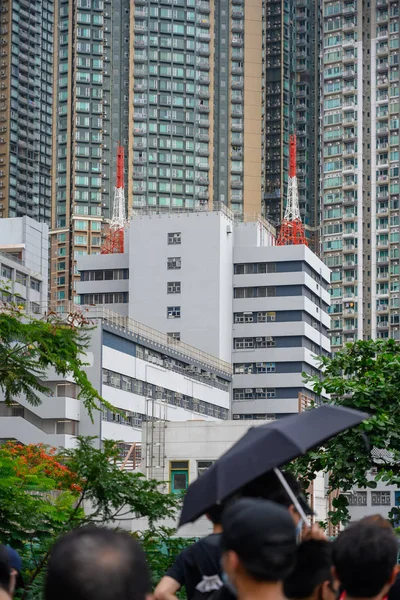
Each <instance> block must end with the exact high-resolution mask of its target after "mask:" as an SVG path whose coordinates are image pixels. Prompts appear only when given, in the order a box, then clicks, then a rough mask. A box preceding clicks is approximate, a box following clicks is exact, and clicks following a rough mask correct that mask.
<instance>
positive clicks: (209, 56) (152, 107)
mask: <svg viewBox="0 0 400 600" xmlns="http://www.w3.org/2000/svg"><path fill="white" fill-rule="evenodd" d="M261 14H262V0H248V1H247V2H244V0H221V1H219V2H216V1H214V0H179V1H175V2H174V3H172V2H171V1H170V0H161V1H159V2H145V1H144V0H135V1H134V2H133V3H132V12H131V40H132V48H131V52H132V63H131V69H132V71H131V75H132V76H131V90H130V91H131V93H132V98H133V107H134V108H133V114H132V118H130V130H129V152H130V151H131V149H132V148H133V159H131V160H130V161H129V177H128V182H129V184H128V186H129V187H128V197H132V196H133V207H141V206H145V205H146V204H148V205H150V206H157V207H161V208H162V207H166V208H172V209H181V208H184V209H191V208H198V207H199V206H202V205H207V204H210V205H212V203H213V202H223V203H225V204H227V205H229V206H230V207H231V208H232V209H233V210H234V211H235V212H249V211H250V212H251V211H256V212H260V210H261V123H262V120H261V119H262V115H261V67H262V63H261V59H262V23H261Z"/></svg>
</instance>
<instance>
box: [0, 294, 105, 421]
mask: <svg viewBox="0 0 400 600" xmlns="http://www.w3.org/2000/svg"><path fill="white" fill-rule="evenodd" d="M90 331H91V324H90V322H89V321H88V320H87V319H86V318H85V317H84V315H83V314H82V313H80V312H75V313H70V314H68V315H58V314H56V313H54V312H50V313H47V314H46V315H45V316H44V317H43V318H39V319H38V318H32V317H30V316H28V315H26V314H25V312H24V307H23V306H18V305H16V304H15V303H4V302H2V303H0V390H1V391H2V392H3V394H4V399H5V401H6V402H7V403H11V402H12V401H14V400H17V401H18V397H19V396H22V397H23V398H25V399H26V400H27V401H28V402H30V403H31V404H32V405H34V406H37V405H38V404H40V403H41V400H40V396H39V394H40V393H41V394H48V393H49V390H48V388H47V387H46V385H45V383H44V380H45V379H46V371H47V369H49V368H50V367H52V368H53V369H54V370H55V371H56V373H57V374H58V375H62V376H66V375H70V376H72V377H73V378H74V380H75V382H76V383H77V384H78V386H79V389H80V392H79V398H80V399H81V400H82V401H83V404H84V406H85V408H86V409H87V410H88V412H89V414H92V411H93V409H94V408H98V407H99V405H100V404H104V405H107V406H109V405H108V403H107V402H106V401H105V400H104V399H103V398H102V397H101V396H100V394H99V393H98V391H97V390H96V389H95V388H94V387H93V385H92V384H91V383H90V381H89V379H88V377H87V375H86V373H85V371H84V367H85V366H86V364H87V363H85V361H84V356H85V351H86V350H87V348H88V346H89V341H90ZM109 408H110V409H112V407H111V406H109Z"/></svg>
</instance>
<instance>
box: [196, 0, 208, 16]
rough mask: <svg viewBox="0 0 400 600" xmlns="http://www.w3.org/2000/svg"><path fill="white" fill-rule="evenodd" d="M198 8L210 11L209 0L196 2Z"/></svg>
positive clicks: (201, 10) (205, 11)
mask: <svg viewBox="0 0 400 600" xmlns="http://www.w3.org/2000/svg"><path fill="white" fill-rule="evenodd" d="M196 8H197V9H198V11H199V12H201V13H205V14H209V13H210V4H209V3H208V2H196Z"/></svg>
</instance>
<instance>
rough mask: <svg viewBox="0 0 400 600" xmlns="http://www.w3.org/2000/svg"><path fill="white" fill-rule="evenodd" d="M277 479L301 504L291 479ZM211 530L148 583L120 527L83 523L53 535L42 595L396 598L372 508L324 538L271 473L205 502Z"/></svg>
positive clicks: (138, 554)
mask: <svg viewBox="0 0 400 600" xmlns="http://www.w3.org/2000/svg"><path fill="white" fill-rule="evenodd" d="M284 476H285V479H286V481H287V483H288V484H289V486H290V488H291V489H292V491H293V493H294V494H295V496H296V498H297V501H298V502H299V504H301V507H302V509H303V510H304V511H305V512H306V513H308V514H311V513H312V511H311V508H310V507H309V506H308V504H307V501H306V498H305V496H304V495H303V492H302V489H301V486H300V484H299V483H298V482H297V481H296V479H294V478H293V477H291V476H290V475H289V474H285V475H284ZM208 517H209V519H210V520H211V521H212V523H213V528H214V531H213V533H212V534H210V535H209V536H207V537H205V538H203V539H201V540H199V541H198V542H197V543H195V544H193V545H191V546H190V547H188V548H187V549H185V550H184V551H183V552H182V553H181V554H180V555H179V556H178V557H177V558H176V560H175V562H174V564H173V565H172V566H171V568H170V569H169V571H168V572H167V573H166V575H165V577H163V578H162V579H161V581H160V582H159V584H158V585H157V586H156V588H155V590H154V591H152V586H151V578H150V572H149V568H148V565H147V562H146V557H145V554H144V552H143V550H142V549H141V547H140V545H139V543H138V542H137V541H136V539H134V537H133V536H131V535H130V534H128V533H127V532H121V531H115V530H112V529H107V528H104V527H83V528H81V529H77V530H74V531H71V532H70V533H68V534H67V535H65V536H64V537H62V538H61V539H59V540H58V541H57V542H56V543H55V545H54V547H53V549H52V550H51V553H50V557H49V560H48V565H47V573H46V581H45V588H44V600H176V598H177V596H176V594H177V593H178V591H179V590H180V589H181V588H184V589H185V593H186V597H187V600H234V599H235V598H237V599H238V600H400V589H399V588H400V580H399V579H398V566H397V555H398V540H397V537H396V535H395V532H394V530H393V528H392V527H391V525H390V523H389V522H388V521H386V520H385V519H383V518H381V517H379V516H373V517H368V518H365V519H363V520H361V521H358V522H356V523H352V524H350V525H349V526H348V527H347V528H346V529H344V530H343V531H342V532H341V533H339V535H338V536H337V538H336V539H335V540H334V541H333V542H331V541H328V539H327V538H326V537H325V534H324V533H323V531H322V530H321V529H320V528H319V527H318V526H315V525H314V526H312V527H308V526H307V525H306V524H305V523H303V522H302V519H301V516H300V514H299V513H298V512H297V510H296V508H295V506H294V504H293V503H292V502H291V500H290V498H289V497H288V494H287V493H286V491H285V490H284V488H282V485H281V484H280V483H279V481H278V480H277V479H276V477H275V476H274V474H273V473H272V474H268V475H265V476H262V477H260V478H259V479H258V480H256V481H254V482H252V484H250V485H249V486H246V488H244V489H243V490H242V491H241V493H240V494H239V495H238V496H237V497H235V498H234V499H231V500H230V501H229V502H228V503H226V505H225V506H222V505H218V506H215V507H213V508H212V509H210V512H209V515H208ZM21 570H22V565H21V562H20V559H19V556H18V554H17V553H16V552H15V551H13V550H12V549H11V548H10V547H8V546H0V600H10V598H12V596H13V593H14V590H15V589H16V588H17V587H18V586H23V581H22V577H21Z"/></svg>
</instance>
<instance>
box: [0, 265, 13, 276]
mask: <svg viewBox="0 0 400 600" xmlns="http://www.w3.org/2000/svg"><path fill="white" fill-rule="evenodd" d="M1 276H2V277H6V279H11V278H12V269H10V268H9V267H6V266H5V265H1Z"/></svg>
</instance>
